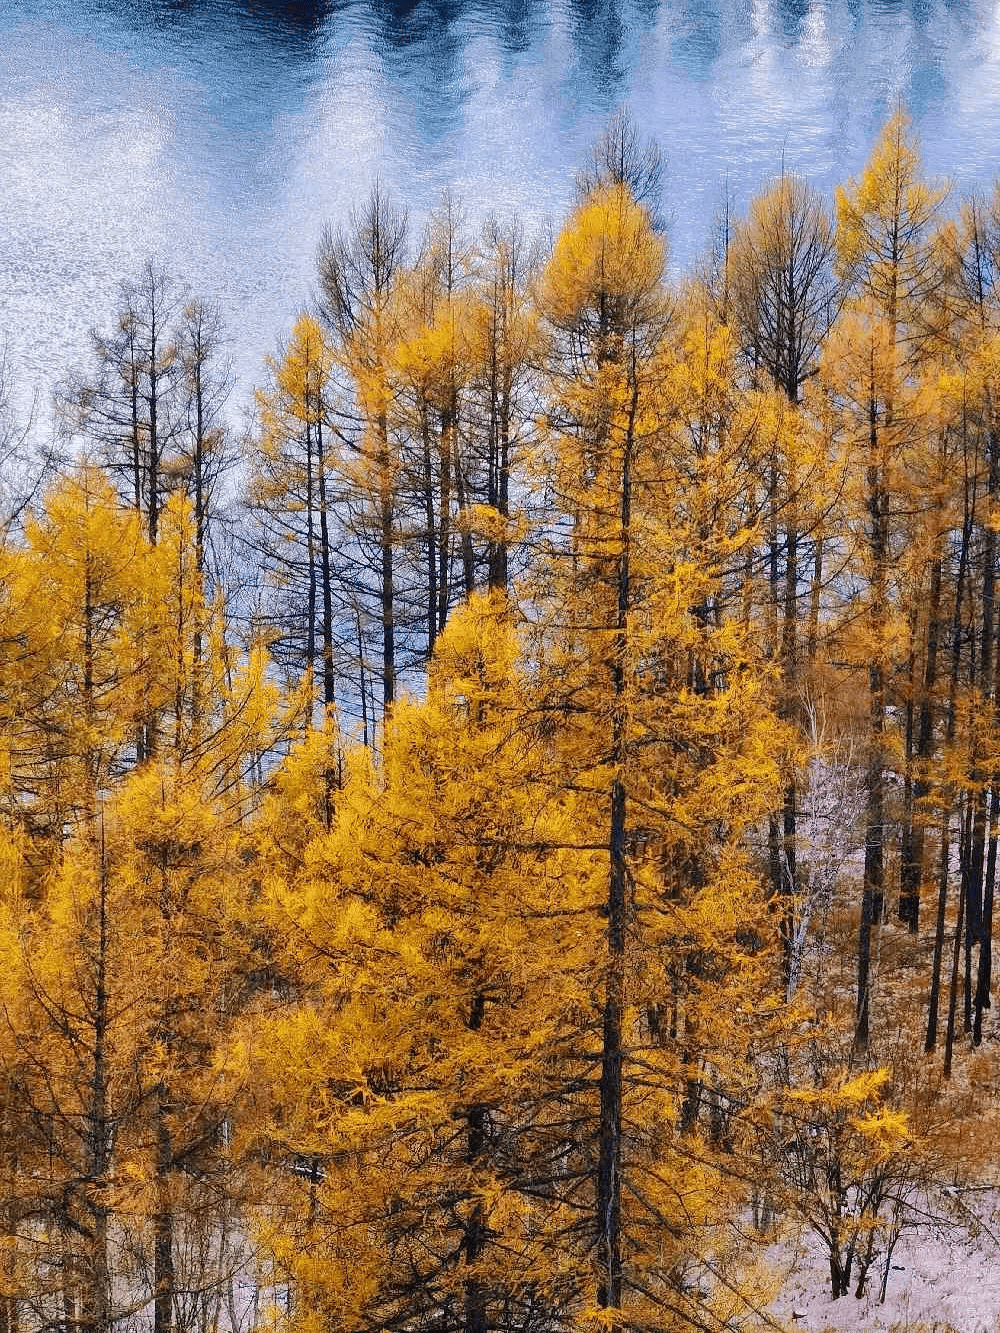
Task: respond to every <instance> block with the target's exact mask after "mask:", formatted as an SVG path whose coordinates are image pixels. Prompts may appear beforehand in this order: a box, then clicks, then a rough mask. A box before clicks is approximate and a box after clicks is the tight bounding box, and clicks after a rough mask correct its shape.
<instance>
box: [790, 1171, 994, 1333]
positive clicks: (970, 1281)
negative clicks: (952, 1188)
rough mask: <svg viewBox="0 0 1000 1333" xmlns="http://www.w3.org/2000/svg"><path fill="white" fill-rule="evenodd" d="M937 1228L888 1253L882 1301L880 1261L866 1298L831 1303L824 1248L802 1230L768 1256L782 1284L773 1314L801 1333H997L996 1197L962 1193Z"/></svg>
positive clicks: (914, 1234) (906, 1236)
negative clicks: (888, 1269) (882, 1298)
mask: <svg viewBox="0 0 1000 1333" xmlns="http://www.w3.org/2000/svg"><path fill="white" fill-rule="evenodd" d="M949 1212H950V1213H951V1216H950V1217H949V1218H947V1219H946V1221H945V1222H943V1223H942V1224H941V1225H937V1226H932V1227H919V1228H916V1229H914V1230H913V1231H909V1232H904V1233H903V1235H902V1237H901V1238H900V1240H899V1243H898V1244H897V1246H896V1248H895V1251H894V1252H893V1255H892V1263H891V1268H890V1271H889V1280H888V1283H887V1286H886V1297H885V1303H884V1304H880V1302H879V1295H880V1288H881V1284H882V1273H883V1264H882V1263H881V1262H878V1263H877V1264H876V1266H875V1267H874V1268H873V1270H872V1272H871V1273H870V1275H869V1278H868V1283H867V1290H866V1293H865V1295H864V1296H863V1297H862V1298H861V1299H860V1300H857V1299H856V1298H855V1297H854V1296H853V1294H852V1295H850V1296H843V1297H841V1298H840V1300H836V1301H835V1300H833V1299H832V1297H831V1296H830V1283H829V1268H828V1263H827V1259H826V1256H825V1254H824V1252H823V1247H822V1243H821V1242H820V1241H819V1240H818V1239H817V1238H816V1237H814V1236H812V1235H811V1234H807V1233H804V1234H802V1235H801V1236H799V1237H797V1238H796V1239H794V1240H787V1239H786V1240H783V1241H781V1242H779V1243H776V1244H775V1245H773V1246H771V1247H770V1249H769V1251H768V1260H769V1266H771V1267H772V1269H773V1271H775V1272H776V1273H777V1274H781V1273H784V1274H785V1275H786V1276H785V1280H784V1283H783V1286H782V1289H781V1294H780V1296H778V1297H777V1299H776V1300H775V1301H774V1302H773V1303H772V1306H771V1311H772V1313H773V1314H774V1315H775V1317H776V1318H777V1319H779V1320H780V1321H781V1322H783V1323H785V1324H786V1325H787V1327H788V1328H789V1329H801V1330H803V1333H827V1330H829V1331H830V1333H833V1331H834V1330H836V1333H876V1330H880V1331H881V1330H892V1333H952V1330H954V1333H1000V1222H998V1215H1000V1193H997V1192H995V1191H989V1192H986V1191H963V1192H961V1193H954V1194H953V1195H952V1196H951V1199H950V1201H949Z"/></svg>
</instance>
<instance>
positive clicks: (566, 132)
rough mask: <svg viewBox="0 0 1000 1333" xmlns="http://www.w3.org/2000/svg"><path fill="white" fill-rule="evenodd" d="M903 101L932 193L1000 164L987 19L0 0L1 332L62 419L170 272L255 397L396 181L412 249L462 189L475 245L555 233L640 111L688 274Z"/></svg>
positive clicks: (918, 5)
mask: <svg viewBox="0 0 1000 1333" xmlns="http://www.w3.org/2000/svg"><path fill="white" fill-rule="evenodd" d="M899 101H903V102H904V103H905V104H906V105H907V107H908V108H909V109H910V111H911V112H912V115H913V118H914V121H915V123H916V126H917V129H918V131H919V133H920V136H921V141H922V145H923V152H924V161H925V164H926V167H927V170H928V172H929V173H930V174H931V175H946V176H948V177H949V178H950V179H952V180H953V181H954V182H955V184H956V188H957V189H958V190H969V189H972V188H980V189H984V190H985V189H989V188H991V187H992V181H993V178H994V176H995V175H996V174H997V173H998V172H1000V4H997V3H994V2H992V0H990V2H987V0H770V2H767V0H758V2H754V0H605V2H604V3H591V2H589V0H554V2H550V0H507V3H499V4H487V3H484V2H483V0H472V2H471V3H458V0H434V2H431V0H419V3H388V0H342V2H341V3H336V2H335V0H330V2H329V3H321V2H319V0H317V2H316V3H308V2H306V0H302V2H301V3H289V4H265V3H262V2H261V0H236V2H233V0H230V2H228V3H215V2H213V0H132V2H131V3H126V2H124V0H73V2H70V0H48V2H47V3H46V2H45V0H41V2H40V3H36V2H32V3H28V0H7V2H6V3H0V200H2V208H0V332H5V333H6V337H7V343H8V356H9V359H10V361H11V363H12V365H13V367H14V369H15V370H16V373H17V376H18V380H19V384H20V387H21V394H22V397H23V395H24V394H25V393H28V392H30V391H31V390H33V389H34V388H36V387H37V390H38V393H39V404H40V417H41V418H42V419H44V418H45V417H46V415H47V406H46V404H47V398H48V394H49V392H50V390H51V386H52V383H53V382H54V379H55V378H56V377H57V376H58V375H59V374H61V373H63V371H64V370H65V369H66V368H67V367H68V366H71V365H85V364H86V360H87V354H88V346H89V342H88V339H89V330H90V329H91V328H92V327H93V326H94V325H95V324H102V325H103V324H106V323H107V322H108V320H109V319H110V318H111V316H112V313H113V311H114V308H115V303H116V288H117V286H118V283H119V282H120V281H121V280H122V279H123V278H127V277H129V276H130V275H131V274H133V273H135V272H136V271H137V270H138V268H139V267H140V265H141V264H142V263H143V261H144V260H145V259H146V258H147V257H149V256H154V257H157V258H159V259H162V260H163V261H165V262H166V263H167V264H168V265H169V266H170V267H171V268H172V269H173V270H174V271H175V272H176V273H177V274H178V275H180V276H181V277H182V278H183V279H184V280H185V281H186V282H188V283H189V284H190V285H191V287H192V289H193V290H195V291H197V292H199V293H200V294H202V295H205V296H208V297H211V298H213V299H215V300H217V301H218V302H219V303H220V304H221V306H222V310H223V313H224V316H225V319H226V322H227V325H228V327H229V331H230V335H231V337H232V340H233V342H232V352H233V360H234V367H235V371H236V374H237V377H238V386H237V392H236V396H235V399H234V401H236V402H244V403H245V402H247V401H248V400H249V396H250V390H251V386H252V384H253V383H254V382H255V381H258V382H259V380H260V378H261V363H262V359H263V357H264V355H265V354H266V353H267V352H268V351H271V350H273V348H274V346H275V343H276V339H277V338H278V336H279V335H281V334H282V333H283V332H286V331H287V329H288V328H289V326H290V323H291V320H292V319H293V317H294V314H295V312H296V310H297V309H298V308H299V307H301V305H302V304H303V303H304V302H305V301H307V300H308V298H309V294H310V287H311V283H312V281H313V266H314V256H315V250H316V244H317V241H318V238H319V235H320V232H321V230H322V227H323V224H324V223H325V222H327V221H331V222H333V223H334V224H335V225H336V224H339V223H344V222H346V221H347V220H348V218H349V215H350V210H351V208H352V206H353V205H354V204H355V203H356V202H357V201H359V200H360V199H362V198H363V197H364V196H365V195H366V194H367V193H368V191H369V189H370V188H371V185H372V183H373V181H374V180H375V179H376V178H378V179H379V180H380V181H381V183H382V185H383V186H385V187H387V188H388V189H389V190H390V191H391V192H393V193H394V194H395V195H396V196H397V197H398V198H399V199H400V200H401V201H406V203H407V204H408V206H409V209H410V216H411V224H412V231H413V236H414V242H415V243H416V241H417V240H418V239H419V232H420V228H421V225H422V222H423V220H424V219H425V217H426V215H427V212H428V210H429V209H430V208H432V207H433V205H434V204H435V202H436V201H437V200H438V199H439V198H440V196H441V194H442V191H443V190H444V189H445V188H446V187H449V186H450V187H451V188H452V189H453V190H454V191H455V192H456V193H457V195H458V196H459V197H460V199H461V200H462V201H463V203H464V206H465V210H466V213H467V215H468V219H469V225H470V227H476V226H478V225H479V223H480V221H481V220H482V217H483V216H484V215H485V214H486V213H487V212H489V211H507V210H517V211H518V212H519V213H520V214H522V215H523V217H524V218H525V220H526V221H527V223H528V224H529V227H540V226H543V225H544V224H545V220H546V219H547V218H553V219H555V220H558V219H559V217H560V216H561V215H562V213H563V212H564V210H565V208H566V206H567V204H568V202H569V200H570V198H571V196H572V180H573V174H574V171H575V170H576V169H577V167H578V166H579V165H580V163H581V161H582V160H583V158H584V157H585V155H586V152H587V148H588V145H589V144H590V143H591V142H592V141H593V140H594V138H595V137H596V136H597V135H598V134H599V133H600V130H601V127H602V125H603V124H604V123H605V121H606V118H607V116H608V114H609V113H610V112H611V111H612V110H613V109H614V108H615V107H616V106H618V105H619V104H621V103H622V102H627V103H628V104H629V105H630V107H631V109H632V112H633V114H634V115H635V116H636V118H637V119H638V121H639V122H640V124H641V126H642V128H643V130H644V131H645V132H646V133H648V134H649V135H651V136H654V137H655V138H656V139H657V140H658V141H659V142H660V144H661V146H662V148H663V149H664V151H665V153H666V157H667V161H668V172H667V187H666V193H665V199H664V213H665V215H666V217H667V218H668V219H669V230H670V242H671V249H672V262H673V264H674V266H675V268H676V269H677V270H678V271H683V270H684V269H686V268H688V267H689V266H690V265H692V264H693V263H694V262H695V261H696V260H697V258H698V256H699V255H700V254H701V252H702V251H703V249H704V247H705V245H706V243H707V239H708V236H709V234H710V231H711V227H712V222H713V217H714V216H716V215H717V213H718V212H719V210H720V209H721V207H722V204H723V200H724V198H725V195H726V192H727V191H728V193H729V196H730V198H731V200H732V203H733V205H734V206H735V207H736V208H737V209H742V208H743V207H745V205H746V203H747V201H748V200H749V198H750V197H751V196H752V195H753V194H754V193H755V192H756V191H757V190H758V189H759V188H760V186H761V184H762V183H764V182H765V181H766V180H767V179H768V178H769V177H771V176H773V175H775V174H776V173H777V172H778V171H779V170H780V169H781V164H782V162H783V161H784V164H785V165H786V167H789V168H792V169H795V170H798V171H800V172H803V173H805V174H807V175H808V176H809V177H810V178H812V179H813V180H814V181H815V182H816V184H818V185H819V186H821V187H822V188H823V189H826V190H832V187H833V185H834V184H835V183H837V182H838V181H841V180H844V179H845V178H846V177H848V176H849V175H850V174H851V173H854V172H856V171H857V170H858V169H859V168H860V167H861V165H862V164H863V162H864V159H865V157H866V155H867V153H868V151H869V149H870V146H871V143H872V140H873V137H874V135H875V134H876V132H877V130H878V127H879V125H880V124H881V123H882V122H883V121H884V119H885V118H886V116H887V115H888V114H889V113H890V112H891V110H892V109H893V108H894V107H895V105H896V104H897V103H898V102H899Z"/></svg>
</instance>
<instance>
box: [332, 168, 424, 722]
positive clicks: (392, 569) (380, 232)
mask: <svg viewBox="0 0 1000 1333" xmlns="http://www.w3.org/2000/svg"><path fill="white" fill-rule="evenodd" d="M405 252H406V214H405V212H403V211H402V210H400V209H398V208H397V207H395V206H394V205H393V204H392V202H391V201H390V200H389V198H388V197H387V196H386V194H385V192H384V191H383V190H382V189H381V188H380V187H379V186H378V185H376V186H375V188H374V190H373V191H372V193H371V196H370V197H369V199H368V200H367V202H366V203H365V204H364V205H363V207H361V208H360V209H359V210H357V211H356V212H355V213H353V214H352V219H351V226H350V228H349V229H348V230H346V231H341V232H338V233H334V232H333V231H331V230H327V231H326V232H325V233H324V235H323V239H322V241H321V242H320V247H319V256H318V266H319V282H320V293H319V306H320V314H321V317H322V320H323V322H324V323H325V325H326V326H327V327H328V328H329V330H330V332H331V333H332V334H333V335H334V336H335V346H334V354H335V357H336V360H337V363H338V365H339V367H340V369H341V371H342V373H343V375H344V376H345V378H346V381H347V386H346V387H347V388H349V390H350V393H351V395H352V398H353V404H354V407H353V412H352V413H351V414H350V417H349V418H348V419H347V420H346V421H345V424H344V433H345V434H347V435H348V436H349V449H350V459H349V466H346V465H345V473H344V476H345V480H346V482H347V489H348V496H347V498H346V501H345V506H344V509H345V517H346V519H347V528H348V531H350V533H351V535H352V536H353V537H354V539H355V545H356V549H357V551H358V553H359V555H360V557H361V564H362V568H363V569H364V570H365V571H366V572H367V573H368V575H370V586H365V587H363V588H359V590H358V592H359V596H360V597H363V599H364V600H365V601H366V602H367V601H369V600H370V601H372V602H374V605H375V609H376V614H377V619H378V622H379V624H380V626H381V645H380V647H381V654H380V665H381V672H380V674H381V678H382V708H383V712H384V711H387V710H388V709H389V707H390V706H391V704H392V702H393V700H394V699H395V697H396V676H397V647H398V645H397V611H398V605H397V603H398V597H397V588H396V582H397V574H398V560H397V552H396V547H397V543H398V538H399V517H400V516H399V512H398V510H399V457H398V446H397V441H395V440H394V439H393V438H391V435H390V429H389V415H390V406H391V401H390V400H391V386H390V378H389V361H390V356H391V350H392V347H393V345H394V342H395V338H396V323H397V318H398V316H397V311H396V305H395V300H394V298H395V288H396V282H397V277H398V274H399V271H400V269H401V267H402V265H403V263H404V260H405Z"/></svg>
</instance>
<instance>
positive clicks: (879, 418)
mask: <svg viewBox="0 0 1000 1333" xmlns="http://www.w3.org/2000/svg"><path fill="white" fill-rule="evenodd" d="M943 197H944V192H943V191H942V190H940V189H936V188H932V187H931V186H929V185H927V184H926V183H925V182H924V180H923V179H922V177H921V174H920V167H919V160H918V156H917V151H916V148H915V146H914V144H913V142H912V139H911V136H910V132H909V125H908V122H907V120H906V117H905V115H904V114H903V113H902V112H901V111H900V112H897V113H896V114H895V115H894V116H893V117H892V118H891V119H890V121H889V122H888V124H887V125H886V127H885V129H884V130H883V131H882V134H881V135H880V136H879V139H878V142H877V143H876V145H875V147H874V149H873V150H872V154H871V157H870V158H869V161H868V163H867V165H866V167H865V169H864V171H863V172H862V174H861V176H860V177H859V178H858V179H857V180H856V181H851V182H850V183H849V184H848V185H847V186H846V187H845V188H844V189H841V190H838V192H837V252H838V254H837V257H838V264H839V268H840V272H841V273H842V274H843V276H844V279H845V281H846V283H847V285H848V298H847V301H846V305H845V310H844V315H843V316H842V318H841V320H840V323H839V332H838V334H837V336H836V338H835V339H831V341H830V344H829V346H828V348H827V352H826V358H827V361H826V364H827V365H828V366H830V367H831V369H832V377H833V379H834V382H835V389H834V392H836V393H838V395H840V397H841V400H842V402H843V407H844V412H843V419H844V421H845V423H849V424H848V426H847V429H848V432H849V434H851V435H852V436H853V444H852V445H851V447H852V448H853V449H854V451H855V456H856V458H857V465H856V466H857V474H858V477H859V487H858V492H857V497H856V498H857V505H856V508H857V513H858V523H859V528H860V529H861V532H860V540H861V548H860V554H861V561H862V562H863V574H862V582H863V584H864V596H865V604H866V606H867V615H866V623H865V636H866V641H865V656H866V657H867V661H868V671H867V674H868V694H869V725H868V740H867V748H868V758H867V779H866V781H867V811H866V834H865V872H864V885H863V889H862V897H861V923H860V929H859V943H858V981H857V1026H856V1043H857V1047H858V1049H859V1050H864V1049H865V1047H866V1046H867V1044H868V1038H869V1028H870V1016H871V938H872V930H873V927H874V926H875V925H877V924H878V922H879V921H881V918H882V914H883V911H884V902H885V893H886V884H885V842H886V829H887V823H888V810H887V795H886V792H887V788H886V766H887V744H888V742H887V735H886V733H887V717H888V715H887V700H888V690H889V687H890V676H891V672H892V666H893V638H894V636H895V628H894V607H893V605H892V591H893V589H892V583H893V580H894V578H895V577H896V575H897V574H898V573H899V572H900V571H899V566H898V561H897V559H896V557H897V556H898V555H899V543H900V540H901V536H902V534H901V533H900V529H899V524H898V517H899V514H900V511H901V510H903V509H904V508H907V509H908V508H909V507H911V506H910V501H909V499H906V500H904V499H903V498H902V497H903V496H904V494H905V493H906V491H907V487H908V475H907V474H908V471H909V469H910V458H908V453H909V455H910V456H911V457H912V453H913V450H914V449H915V448H916V447H917V445H918V444H919V443H921V442H922V435H921V429H920V421H919V415H920V407H919V403H918V397H919V389H918V386H917V385H915V383H914V376H913V374H912V368H913V365H914V362H915V359H916V356H917V353H918V351H919V346H920V335H921V333H922V319H923V312H924V309H925V307H926V302H927V300H928V298H929V296H930V294H931V292H932V291H933V290H934V288H935V287H936V286H937V285H938V284H939V283H940V281H941V263H940V260H939V257H938V255H937V253H936V250H935V245H934V227H935V223H936V221H937V218H938V215H939V210H940V206H941V202H942V199H943ZM838 361H839V367H838V366H837V363H838ZM915 395H917V396H916V397H915ZM903 614H904V615H905V612H904V613H903Z"/></svg>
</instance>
